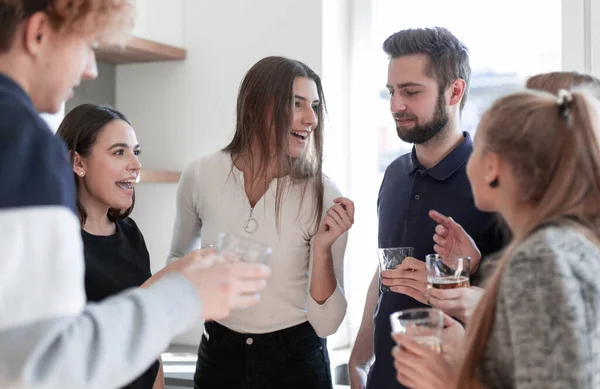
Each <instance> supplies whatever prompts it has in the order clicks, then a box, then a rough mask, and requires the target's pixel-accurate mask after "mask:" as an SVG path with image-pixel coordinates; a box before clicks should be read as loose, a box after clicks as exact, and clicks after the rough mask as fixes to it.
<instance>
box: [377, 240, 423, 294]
mask: <svg viewBox="0 0 600 389" xmlns="http://www.w3.org/2000/svg"><path fill="white" fill-rule="evenodd" d="M414 251H415V249H414V248H412V247H390V248H383V249H379V250H378V253H377V254H378V259H379V280H381V272H382V271H384V270H394V269H395V268H396V266H398V265H400V264H401V263H402V261H403V260H404V258H406V257H412V256H413V253H414ZM380 287H381V291H382V292H389V291H390V287H389V286H386V285H383V284H381V282H380Z"/></svg>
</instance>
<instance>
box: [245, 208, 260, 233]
mask: <svg viewBox="0 0 600 389" xmlns="http://www.w3.org/2000/svg"><path fill="white" fill-rule="evenodd" d="M253 214H254V208H250V215H249V216H248V219H247V220H246V222H244V231H246V232H247V233H249V234H253V233H255V232H256V230H258V221H257V220H256V219H255V218H254V217H253V216H252V215H253Z"/></svg>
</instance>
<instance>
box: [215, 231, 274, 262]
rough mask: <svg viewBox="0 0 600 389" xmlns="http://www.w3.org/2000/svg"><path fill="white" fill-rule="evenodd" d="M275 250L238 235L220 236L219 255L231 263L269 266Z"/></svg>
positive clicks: (222, 234) (223, 234)
mask: <svg viewBox="0 0 600 389" xmlns="http://www.w3.org/2000/svg"><path fill="white" fill-rule="evenodd" d="M272 252H273V250H272V249H271V247H269V246H267V245H265V244H263V243H261V242H257V241H255V240H252V239H250V238H247V237H245V236H242V235H237V234H225V233H221V234H219V240H218V243H217V255H218V256H219V257H220V258H221V260H223V261H225V262H230V263H236V262H247V263H263V264H265V265H266V264H267V263H268V261H269V258H270V257H271V254H272Z"/></svg>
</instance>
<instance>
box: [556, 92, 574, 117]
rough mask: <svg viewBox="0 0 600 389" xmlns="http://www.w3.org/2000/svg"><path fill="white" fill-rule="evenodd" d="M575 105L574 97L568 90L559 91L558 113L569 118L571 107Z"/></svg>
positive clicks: (557, 100)
mask: <svg viewBox="0 0 600 389" xmlns="http://www.w3.org/2000/svg"><path fill="white" fill-rule="evenodd" d="M572 103H573V95H572V94H571V92H569V91H568V90H566V89H561V90H559V91H558V99H556V104H557V105H558V113H559V114H560V116H562V117H564V118H569V115H570V113H571V105H572Z"/></svg>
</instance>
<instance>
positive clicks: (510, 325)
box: [479, 225, 600, 389]
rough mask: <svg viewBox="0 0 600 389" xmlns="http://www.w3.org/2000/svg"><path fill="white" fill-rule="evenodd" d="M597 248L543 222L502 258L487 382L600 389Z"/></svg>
mask: <svg viewBox="0 0 600 389" xmlns="http://www.w3.org/2000/svg"><path fill="white" fill-rule="evenodd" d="M599 281H600V249H599V248H598V247H597V246H596V245H595V244H594V243H592V242H591V241H590V240H589V239H588V238H587V237H586V236H584V235H583V234H582V233H581V232H580V231H579V230H577V229H574V228H572V227H570V226H567V225H562V226H548V227H545V228H543V229H541V230H539V231H537V232H536V233H534V234H533V235H532V236H531V237H530V238H528V239H527V240H526V241H524V242H523V243H522V244H521V245H520V246H519V247H518V249H517V250H516V251H515V253H514V255H513V256H512V257H511V258H510V260H509V262H508V263H507V265H506V267H505V269H504V273H503V275H502V280H501V283H500V289H499V294H498V299H497V308H496V318H495V322H494V328H493V330H492V334H491V337H490V339H489V342H488V345H487V347H486V350H485V353H484V358H483V361H482V363H481V364H480V369H479V376H480V380H481V381H482V383H483V384H484V385H485V386H486V387H487V388H489V389H500V388H501V389H582V388H586V389H600V317H599V316H600V282H599Z"/></svg>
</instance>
